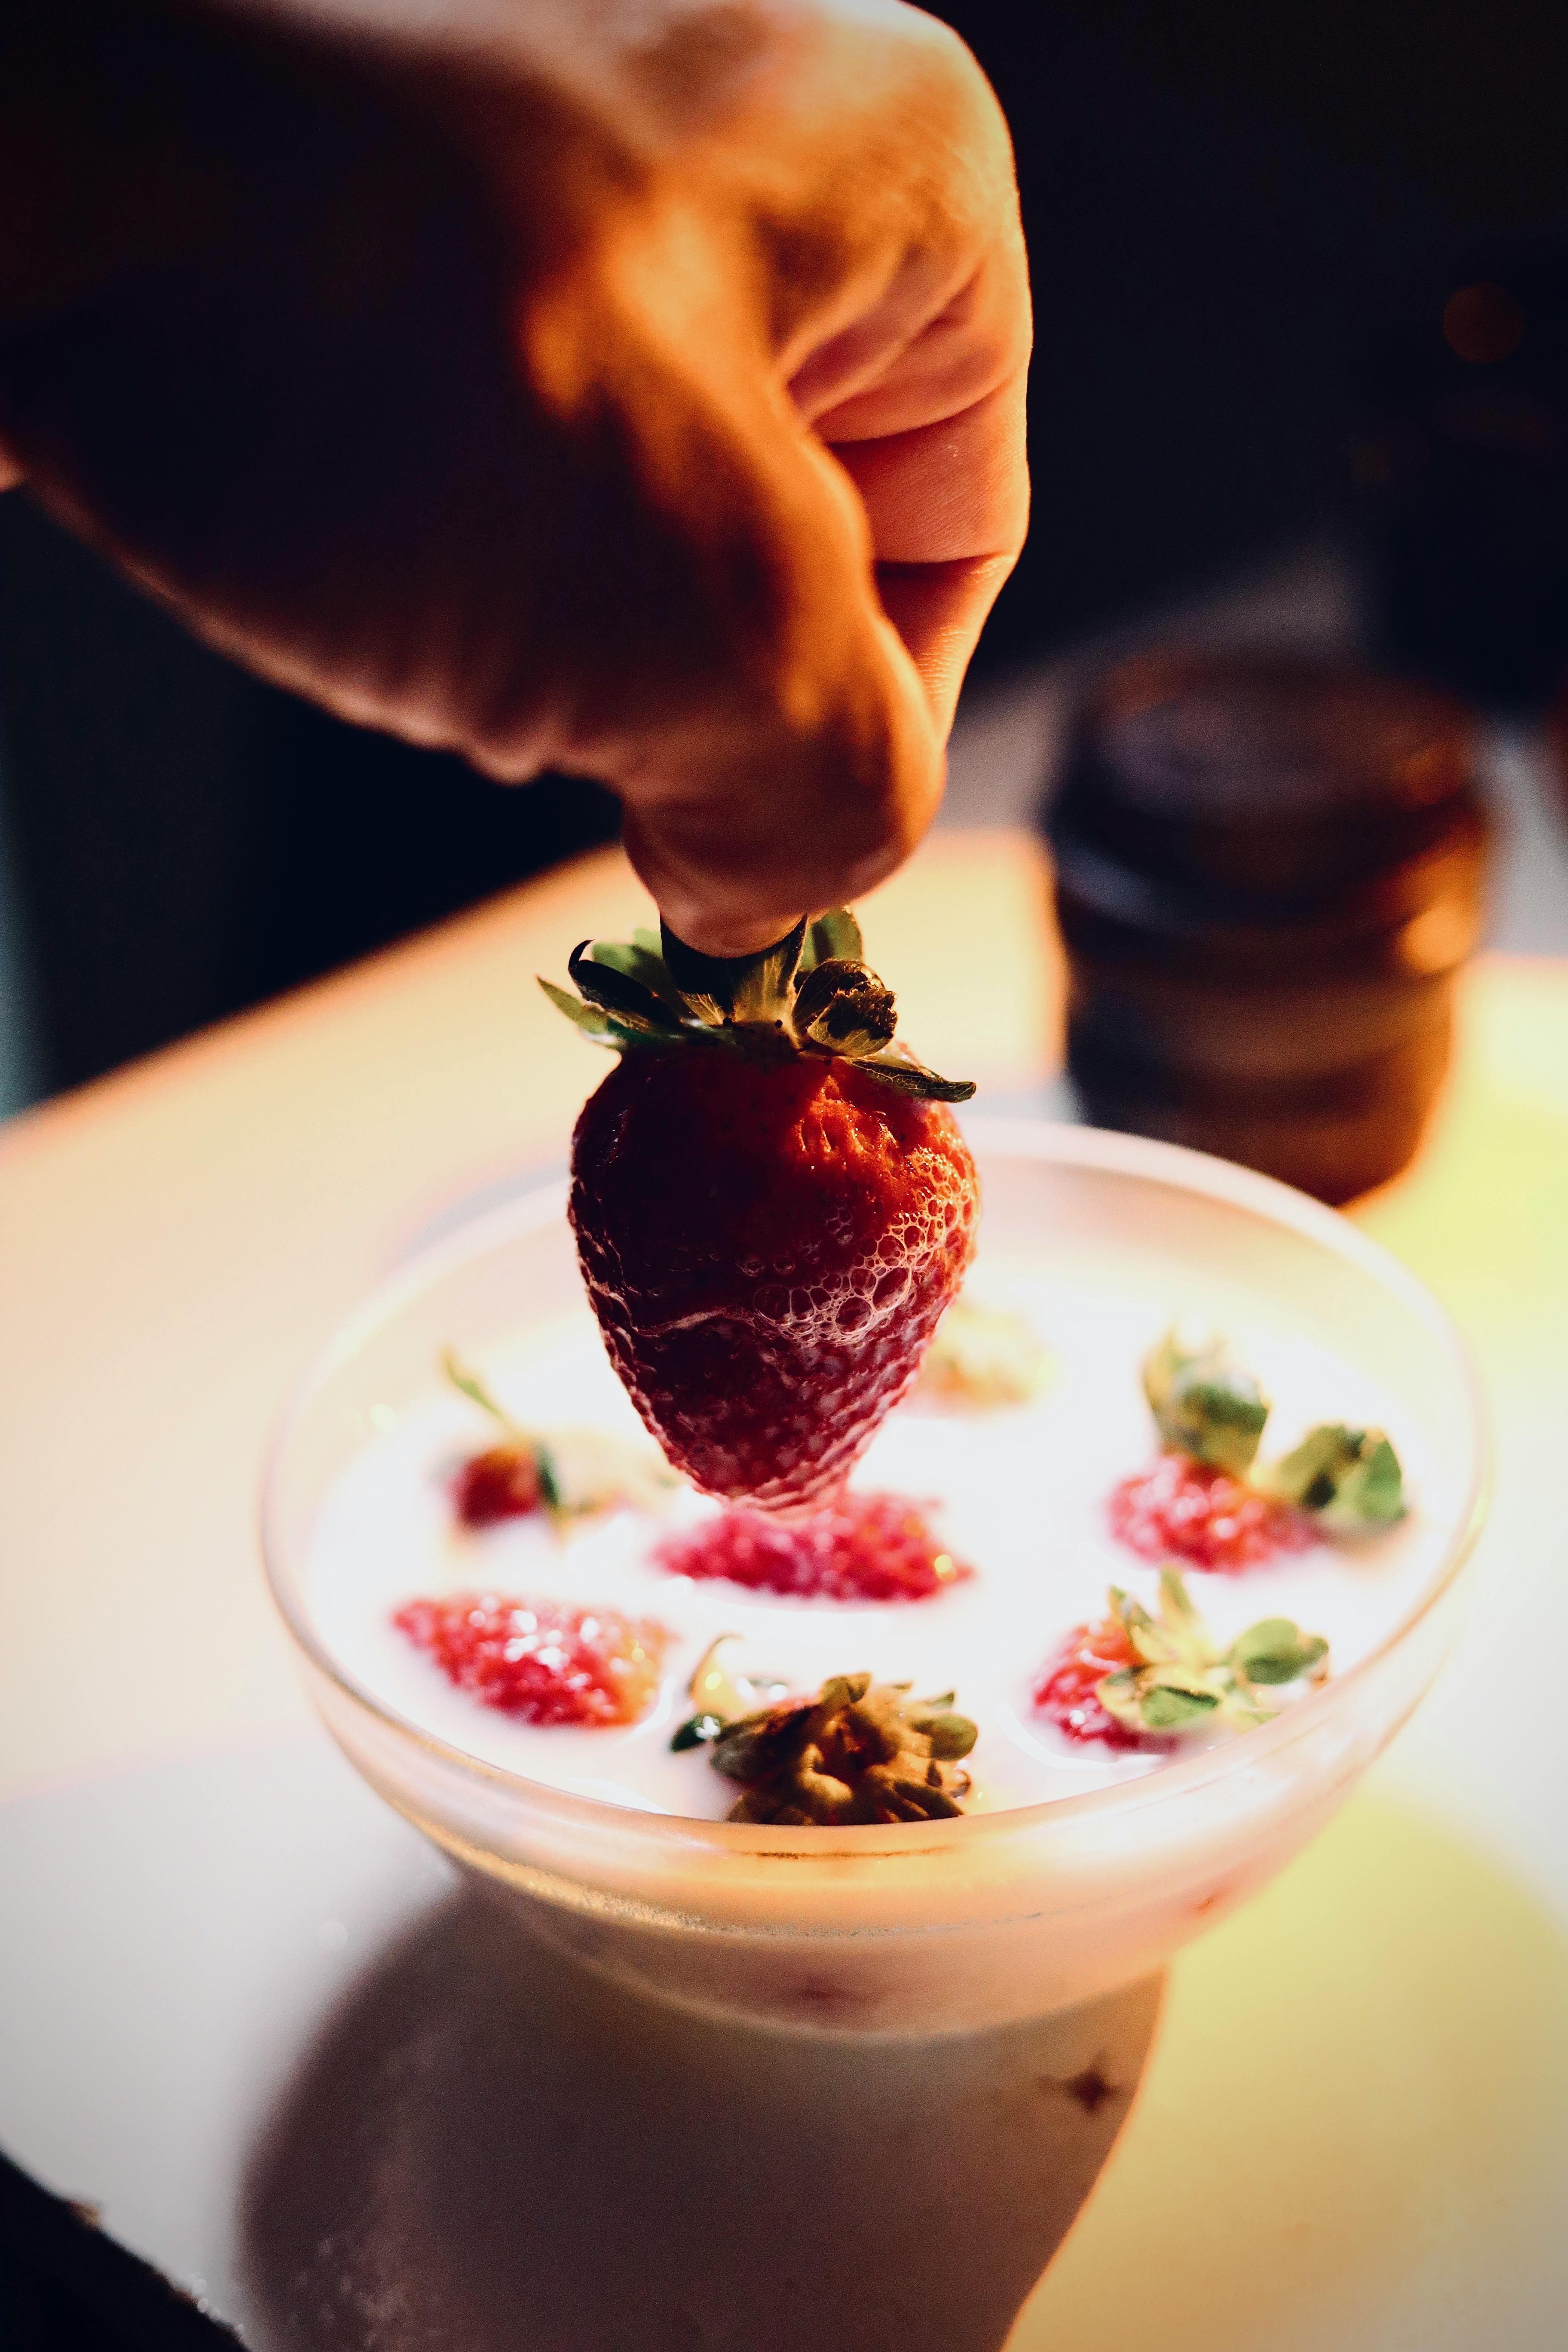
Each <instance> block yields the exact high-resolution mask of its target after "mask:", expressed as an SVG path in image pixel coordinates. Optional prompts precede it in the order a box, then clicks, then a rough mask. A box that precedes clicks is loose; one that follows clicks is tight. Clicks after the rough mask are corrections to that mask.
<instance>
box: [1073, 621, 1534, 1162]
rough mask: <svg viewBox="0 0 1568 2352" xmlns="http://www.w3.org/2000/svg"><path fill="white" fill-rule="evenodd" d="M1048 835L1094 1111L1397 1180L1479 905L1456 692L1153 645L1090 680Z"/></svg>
mask: <svg viewBox="0 0 1568 2352" xmlns="http://www.w3.org/2000/svg"><path fill="white" fill-rule="evenodd" d="M1047 832H1048V834H1049V836H1050V841H1051V846H1052V850H1053V852H1054V855H1055V858H1056V877H1057V878H1056V902H1057V914H1058V921H1059V924H1060V927H1061V933H1062V938H1063V940H1064V943H1065V945H1066V948H1067V952H1068V975H1069V990H1068V1070H1069V1073H1070V1075H1071V1077H1072V1080H1073V1083H1074V1086H1075V1087H1076V1088H1077V1090H1078V1093H1079V1097H1080V1098H1081V1100H1082V1103H1083V1106H1084V1109H1085V1111H1086V1113H1087V1115H1088V1116H1089V1118H1091V1119H1092V1120H1093V1121H1094V1122H1095V1124H1096V1125H1098V1126H1102V1127H1114V1128H1121V1129H1128V1130H1131V1132H1133V1133H1136V1134H1140V1135H1154V1136H1162V1137H1164V1138H1166V1139H1168V1140H1170V1141H1173V1142H1176V1143H1186V1144H1192V1145H1194V1146H1195V1147H1196V1148H1197V1149H1199V1150H1205V1151H1214V1152H1218V1153H1219V1154H1221V1155H1222V1156H1223V1157H1224V1158H1226V1159H1228V1160H1241V1161H1244V1162H1245V1163H1246V1164H1247V1166H1248V1167H1252V1168H1260V1169H1262V1170H1264V1171H1266V1173H1268V1174H1269V1175H1271V1176H1279V1177H1282V1178H1283V1179H1284V1180H1285V1181H1286V1182H1288V1183H1291V1184H1298V1185H1300V1186H1301V1187H1302V1189H1303V1190H1304V1191H1306V1192H1315V1193H1316V1194H1317V1195H1318V1197H1319V1199H1320V1200H1324V1201H1332V1202H1342V1201H1348V1200H1352V1199H1353V1198H1354V1196H1355V1195H1356V1194H1357V1193H1359V1192H1366V1191H1367V1190H1368V1189H1369V1188H1370V1187H1371V1186H1373V1185H1374V1184H1380V1183H1383V1182H1384V1181H1385V1180H1386V1179H1387V1178H1389V1177H1391V1176H1394V1175H1396V1174H1397V1173H1398V1171H1399V1170H1400V1169H1401V1168H1403V1167H1404V1166H1405V1162H1406V1161H1407V1160H1409V1158H1410V1156H1411V1154H1412V1153H1413V1152H1414V1150H1415V1146H1416V1144H1417V1142H1418V1141H1419V1140H1420V1136H1421V1130H1422V1128H1423V1126H1424V1124H1425V1122H1426V1115H1427V1112H1428V1110H1429V1109H1430V1108H1431V1104H1432V1099H1433V1097H1434V1095H1435V1094H1436V1089H1437V1086H1438V1083H1439V1081H1440V1080H1441V1078H1442V1076H1443V1074H1444V1071H1445V1069H1446V1068H1447V1061H1448V1050H1449V1036H1450V1028H1451V1022H1452V999H1453V984H1454V975H1455V973H1456V971H1457V970H1458V966H1459V965H1460V964H1461V963H1462V962H1463V961H1464V960H1465V958H1466V957H1467V956H1468V954H1469V952H1470V950H1471V949H1472V948H1473V947H1474V945H1475V943H1476V940H1477V938H1478V936H1479V930H1480V926H1481V921H1482V917H1483V913H1484V885H1485V878H1486V865H1487V846H1488V826H1487V821H1486V817H1485V814H1484V812H1483V809H1482V806H1481V803H1480V800H1479V795H1478V793H1477V791H1476V786H1475V779H1474V758H1473V740H1472V728H1471V722H1470V719H1469V717H1468V713H1467V712H1466V711H1465V710H1464V709H1463V708H1462V707H1461V706H1460V705H1458V704H1457V703H1454V702H1451V701H1449V700H1447V698H1445V697H1443V696H1441V695H1438V694H1435V693H1431V692H1428V691H1426V689H1424V688H1419V687H1415V686H1410V685H1406V684H1405V683H1403V682H1401V681H1399V680H1396V679H1390V678H1386V677H1378V676H1376V675H1374V674H1373V673H1370V672H1367V671H1364V670H1361V669H1357V668H1353V667H1343V666H1336V665H1332V664H1329V663H1322V662H1314V661H1308V660H1303V659H1300V658H1296V657H1293V656H1287V655H1279V654H1272V653H1251V652H1231V653H1200V652H1170V653H1158V652H1156V653H1149V654H1144V655H1141V656H1138V657H1136V658H1135V659H1133V660H1131V661H1127V662H1124V663H1122V664H1121V665H1120V666H1119V667H1116V668H1114V669H1112V670H1111V671H1110V672H1109V673H1108V674H1107V675H1106V676H1104V677H1101V678H1100V680H1099V681H1098V682H1097V684H1096V685H1095V686H1094V687H1093V688H1091V690H1090V692H1089V695H1088V697H1087V698H1086V700H1085V702H1084V704H1083V706H1082V708H1081V709H1080V711H1079V717H1078V720H1077V723H1076V726H1075V729H1074V731H1073V735H1072V738H1071V740H1070V742H1069V745H1068V753H1067V758H1066V761H1065V764H1064V767H1063V770H1062V772H1061V776H1060V782H1059V789H1058V793H1057V794H1056V796H1055V799H1054V801H1053V803H1052V805H1051V807H1050V810H1049V813H1048V816H1047Z"/></svg>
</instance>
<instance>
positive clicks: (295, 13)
mask: <svg viewBox="0 0 1568 2352" xmlns="http://www.w3.org/2000/svg"><path fill="white" fill-rule="evenodd" d="M400 7H401V8H402V9H403V13H402V14H401V15H400V13H399V11H400ZM26 13H28V14H29V15H32V14H35V13H36V14H37V15H38V16H43V17H46V18H47V26H44V27H41V28H40V27H39V26H29V27H27V28H26V31H23V32H16V33H13V32H7V33H5V34H4V35H0V53H3V54H0V68H5V70H4V71H0V85H3V86H4V88H5V89H9V90H10V92H11V93H12V95H11V97H10V98H9V99H7V98H6V97H5V96H4V95H0V465H3V463H4V461H5V457H9V458H10V459H11V461H12V462H13V464H14V465H15V466H16V467H17V468H18V469H19V470H21V471H22V472H24V473H25V474H26V477H27V478H29V479H30V481H31V482H32V484H33V486H34V487H35V488H36V489H37V492H38V494H39V495H40V496H41V497H42V498H43V499H44V500H45V501H46V502H47V504H48V505H49V506H51V507H52V508H53V509H54V510H55V511H56V512H57V513H58V514H60V515H61V516H62V517H64V519H66V520H68V521H69V522H71V523H73V524H74V525H75V526H76V527H77V528H79V530H82V531H83V532H84V533H86V534H87V535H88V536H89V537H91V538H93V539H94V540H96V541H98V542H99V543H100V544H101V545H102V546H104V547H105V548H106V549H107V550H108V551H110V553H111V554H113V555H114V556H115V557H116V558H117V559H118V560H119V561H120V562H121V563H123V564H124V565H125V566H126V567H127V568H128V569H130V570H131V571H132V572H134V573H135V574H136V575H137V576H139V577H140V578H141V579H142V581H143V582H144V583H146V584H148V585H149V586H150V587H151V588H153V590H154V592H155V593H158V594H159V595H161V596H162V597H163V598H164V599H166V600H167V601H168V602H169V603H170V604H173V605H174V607H175V608H176V609H177V610H178V611H179V612H180V613H182V614H184V616H185V618H186V619H187V620H188V621H190V622H191V623H192V625H194V626H195V627H196V628H197V629H199V630H200V631H201V633H202V634H203V635H205V636H207V637H208V638H210V639H211V640H212V641H213V642H215V643H216V644H217V645H219V646H223V647H224V648H225V649H226V650H227V651H229V652H232V653H234V654H235V655H237V656H238V657H239V658H240V659H241V660H243V661H246V662H247V663H248V664H250V665H251V666H252V667H256V668H258V669H259V670H262V671H263V672H265V673H266V674H268V676H270V677H275V678H278V679H279V680H281V681H282V682H284V683H285V684H288V685H289V686H292V687H294V688H298V689H300V691H302V692H305V693H307V694H310V695H313V696H314V697H316V698H319V699H321V700H322V701H324V702H326V703H328V704H330V705H331V707H332V708H333V709H337V710H339V711H340V712H342V713H343V714H345V715H346V716H348V717H351V718H353V719H359V720H362V721H365V722H368V723H371V724H374V725H377V726H382V727H386V728H389V729H392V730H395V731H396V732H398V733H400V734H403V735H405V736H407V737H410V738H412V739H414V740H420V741H426V742H430V743H440V744H446V745H450V746H454V747H456V748H457V749H458V750H460V751H464V752H465V753H467V755H468V757H469V758H470V759H472V760H473V761H476V762H477V763H478V764H479V766H481V767H483V768H485V769H487V770H489V772H492V773H494V774H496V775H498V776H501V777H506V778H522V777H525V776H528V775H531V774H532V773H535V772H538V771H539V770H540V769H542V768H545V767H552V768H557V769H563V770H566V771H568V772H583V773H589V774H594V775H598V776H602V777H603V778H605V780H606V781H607V782H610V783H611V784H612V785H613V786H614V787H615V789H616V791H617V792H618V793H619V794H620V796H621V798H622V801H623V803H624V804H625V810H626V844H627V847H628V849H629V851H630V854H631V856H632V858H633V860H634V863H635V864H636V865H637V868H638V870H639V872H640V873H641V875H642V877H643V878H644V880H645V881H646V882H647V885H648V887H649V889H650V890H651V891H652V893H653V895H654V897H655V898H656V899H657V900H658V905H659V907H660V909H661V911H662V912H663V914H664V915H665V917H666V919H668V921H669V923H670V924H671V926H672V927H673V929H675V930H676V931H678V932H679V934H680V936H681V937H683V938H685V939H687V940H689V941H690V942H691V943H692V944H693V945H694V946H698V947H700V948H704V949H707V950H709V951H710V952H715V953H736V952H741V951H742V950H746V949H749V948H752V947H754V946H757V945H760V944H762V943H763V942H765V941H766V940H771V939H773V938H774V937H776V936H777V935H778V934H779V933H780V932H781V931H782V930H784V929H787V928H788V926H789V924H790V923H791V922H792V921H793V920H794V919H795V917H796V916H797V915H798V914H799V913H800V911H801V910H802V909H803V908H820V907H822V906H824V905H826V904H828V903H831V902H833V901H836V900H837V899H840V898H847V897H852V896H854V895H855V894H856V893H858V891H860V890H863V889H865V888H866V887H868V886H869V885H870V884H871V883H873V882H875V881H876V880H877V879H879V877H880V876H881V875H883V874H884V873H886V872H888V871H889V869H890V868H891V867H892V866H894V865H896V864H897V863H898V861H899V859H900V857H901V856H903V855H904V854H905V852H906V851H907V850H908V849H909V847H910V845H912V843H913V842H914V841H915V840H916V839H917V838H918V837H919V835H920V834H921V831H922V830H923V829H924V826H925V824H927V822H928V821H929V819H930V816H931V812H932V810H933V808H934V806H935V803H936V800H937V798H938V796H939V793H940V790H941V780H942V745H943V742H944V740H945V737H946V732H947V728H948V725H949V723H950V721H951V718H952V708H953V704H954V701H955V700H956V697H957V691H958V687H959V684H960V682H961V680H962V677H963V669H964V667H965V664H966V663H967V660H968V657H969V655H970V652H971V651H972V649H973V644H974V640H975V638H976V636H977V635H978V634H979V630H980V626H981V624H982V622H983V621H984V615H985V614H986V612H987V611H988V610H989V607H990V604H991V603H992V600H993V599H994V595H995V593H996V591H997V589H998V588H999V587H1000V585H1001V583H1002V581H1003V580H1004V578H1005V575H1006V572H1007V571H1008V570H1009V568H1010V566H1011V563H1012V562H1013V560H1014V557H1015V556H1016V551H1017V548H1018V546H1019V544H1020V542H1021V540H1022V537H1023V531H1024V527H1025V520H1026V497H1027V492H1026V473H1025V466H1024V456H1023V395H1024V374H1025V368H1026V356H1027V347H1028V301H1027V289H1026V272H1025V262H1024V254H1023V246H1022V239H1021V235H1020V231H1019V226H1018V219H1017V208H1016V192H1015V188H1014V183H1013V173H1012V162H1011V155H1010V151H1009V147H1008V142H1007V137H1006V132H1005V127H1004V125H1003V122H1002V118H1001V115H1000V112H999V110H998V109H997V108H996V105H995V101H994V99H993V98H992V96H991V94H990V91H989V89H987V87H986V85H985V83H984V79H983V77H982V76H981V75H980V73H979V70H978V68H976V67H975V66H974V65H973V60H972V59H971V58H969V56H968V53H967V51H965V50H964V49H963V47H962V45H961V44H960V43H959V42H958V41H957V40H956V39H955V38H954V37H952V35H951V34H949V33H948V32H946V31H945V29H944V28H943V27H942V26H939V25H937V24H936V23H934V22H933V20H931V18H928V17H925V16H921V15H920V14H919V13H917V12H916V11H915V10H913V9H910V8H908V7H904V6H901V5H896V0H602V5H598V6H596V7H589V6H588V5H586V4H585V0H527V5H510V6H508V5H504V0H452V5H448V6H447V9H446V10H445V11H444V12H443V13H442V14H441V15H440V16H433V15H432V12H431V11H430V10H429V9H428V8H415V7H413V6H405V5H404V0H326V5H321V6H318V7H316V8H314V9H313V10H311V11H310V13H307V9H306V0H299V5H297V6H294V7H291V8H289V9H287V10H279V9H271V10H268V12H267V13H265V14H263V13H260V12H251V11H247V10H241V9H238V8H235V7H231V6H228V5H219V0H212V5H206V6H195V5H160V6H151V5H142V6H134V5H116V0H57V7H56V8H52V9H51V10H50V11H46V12H26ZM62 129H65V130H68V132H69V135H68V136H65V137H62Z"/></svg>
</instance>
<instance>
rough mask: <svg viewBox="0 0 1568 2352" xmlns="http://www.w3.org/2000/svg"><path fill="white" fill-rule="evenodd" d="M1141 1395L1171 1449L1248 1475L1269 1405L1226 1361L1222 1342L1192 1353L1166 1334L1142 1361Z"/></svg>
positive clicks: (1208, 1343)
mask: <svg viewBox="0 0 1568 2352" xmlns="http://www.w3.org/2000/svg"><path fill="white" fill-rule="evenodd" d="M1143 1393H1144V1395H1145V1396H1146V1397H1147V1398H1148V1400H1149V1409H1150V1411H1151V1412H1152V1413H1153V1416H1154V1420H1155V1423H1156V1425H1157V1427H1158V1429H1159V1432H1160V1438H1161V1443H1162V1444H1163V1445H1165V1446H1166V1447H1167V1448H1168V1449H1169V1450H1171V1451H1173V1452H1175V1453H1178V1454H1191V1455H1192V1457H1193V1459H1194V1461H1197V1462H1208V1463H1212V1464H1214V1465H1215V1467H1216V1468H1218V1469H1221V1470H1228V1471H1229V1473H1230V1474H1231V1475H1232V1477H1235V1478H1244V1477H1245V1476H1246V1475H1247V1470H1248V1468H1249V1466H1250V1465H1251V1462H1252V1457H1253V1455H1254V1454H1256V1453H1257V1451H1258V1439H1259V1438H1260V1437H1261V1436H1262V1434H1263V1426H1264V1423H1266V1422H1267V1420H1268V1402H1267V1401H1266V1399H1265V1397H1264V1395H1263V1392H1262V1391H1261V1390H1260V1389H1259V1387H1258V1382H1257V1381H1255V1380H1254V1379H1253V1377H1252V1374H1251V1373H1250V1372H1248V1371H1244V1370H1242V1369H1241V1367H1240V1366H1239V1365H1237V1364H1232V1363H1231V1362H1230V1361H1229V1360H1227V1358H1226V1352H1225V1344H1224V1342H1223V1341H1222V1340H1220V1339H1211V1340H1206V1341H1205V1342H1204V1343H1203V1344H1202V1345H1200V1346H1198V1347H1195V1348H1193V1347H1188V1346H1186V1345H1184V1343H1183V1341H1182V1340H1181V1339H1180V1338H1179V1337H1178V1335H1177V1334H1176V1333H1175V1332H1174V1331H1167V1332H1166V1334H1165V1336H1164V1338H1163V1339H1162V1340H1161V1341H1160V1342H1159V1344H1158V1346H1157V1347H1155V1348H1153V1349H1151V1350H1150V1352H1149V1354H1148V1356H1147V1357H1146V1358H1145V1359H1144V1363H1143Z"/></svg>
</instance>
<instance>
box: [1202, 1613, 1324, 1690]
mask: <svg viewBox="0 0 1568 2352" xmlns="http://www.w3.org/2000/svg"><path fill="white" fill-rule="evenodd" d="M1328 1654H1329V1645H1328V1643H1327V1642H1325V1641H1324V1639H1323V1637H1322V1635H1321V1633H1302V1631H1301V1629H1300V1626H1299V1625H1294V1624H1292V1623H1291V1622H1290V1620H1289V1617H1265V1618H1263V1619H1262V1620H1260V1622H1258V1624H1256V1625H1249V1626H1248V1627H1247V1631H1246V1633H1238V1634H1237V1638H1236V1640H1235V1641H1234V1642H1233V1643H1231V1646H1230V1650H1229V1653H1228V1654H1227V1656H1226V1664H1227V1665H1230V1666H1233V1667H1234V1668H1235V1669H1236V1671H1237V1673H1238V1674H1240V1675H1243V1676H1244V1677H1245V1678H1246V1680H1247V1682H1249V1683H1266V1684H1279V1683H1294V1682H1299V1681H1300V1678H1301V1676H1302V1675H1307V1674H1310V1673H1311V1671H1312V1668H1313V1667H1314V1666H1317V1665H1321V1664H1322V1661H1323V1660H1324V1659H1325V1658H1326V1657H1327V1656H1328Z"/></svg>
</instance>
